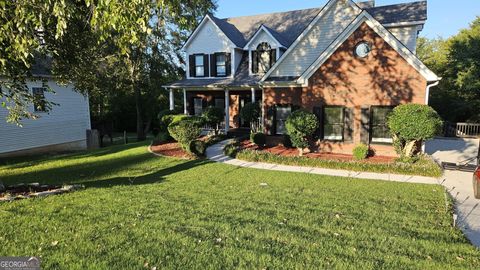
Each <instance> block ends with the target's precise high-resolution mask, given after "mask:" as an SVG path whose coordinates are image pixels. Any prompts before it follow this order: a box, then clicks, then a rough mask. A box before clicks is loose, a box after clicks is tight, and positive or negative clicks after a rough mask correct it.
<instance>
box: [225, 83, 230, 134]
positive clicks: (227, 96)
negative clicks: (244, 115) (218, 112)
mask: <svg viewBox="0 0 480 270" xmlns="http://www.w3.org/2000/svg"><path fill="white" fill-rule="evenodd" d="M229 129H230V93H229V90H228V89H225V133H227V132H228V130H229Z"/></svg>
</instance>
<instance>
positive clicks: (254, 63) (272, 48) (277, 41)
mask: <svg viewBox="0 0 480 270" xmlns="http://www.w3.org/2000/svg"><path fill="white" fill-rule="evenodd" d="M285 44H286V42H284V41H283V39H282V37H281V35H280V34H279V33H277V32H275V31H274V30H272V29H270V28H268V27H266V26H265V25H261V26H260V27H259V28H258V30H257V31H256V32H255V34H254V35H253V36H252V37H251V38H250V40H249V41H248V43H247V44H246V45H245V47H243V49H244V50H245V51H248V56H249V74H250V75H257V74H258V75H263V74H265V73H266V72H267V71H268V70H269V69H270V68H271V67H272V66H273V65H274V64H275V63H276V62H277V60H278V59H279V58H280V56H281V55H282V54H283V53H284V52H285V50H286V49H287V48H286V47H285Z"/></svg>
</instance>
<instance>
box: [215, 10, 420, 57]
mask: <svg viewBox="0 0 480 270" xmlns="http://www.w3.org/2000/svg"><path fill="white" fill-rule="evenodd" d="M356 4H357V6H358V7H360V8H361V9H364V10H367V11H368V13H370V14H371V15H372V16H373V17H374V18H375V19H376V20H377V21H379V22H380V23H382V24H401V23H411V22H423V21H425V20H426V19H427V2H426V1H420V2H411V3H403V4H396V5H388V6H378V7H372V5H373V1H367V2H360V3H356ZM322 9H323V7H322V8H310V9H301V10H292V11H287V12H276V13H268V14H260V15H253V16H242V17H232V18H224V19H220V18H217V17H214V16H211V18H212V19H213V20H214V21H215V23H216V25H217V26H218V27H219V28H220V29H221V30H222V31H223V32H224V33H225V35H227V36H228V38H229V39H230V40H231V41H232V42H233V43H235V45H237V46H238V47H240V48H243V47H245V45H246V44H247V42H248V41H249V40H250V39H251V38H252V37H253V36H254V34H255V33H256V32H257V30H258V29H259V27H260V26H261V25H264V26H265V27H267V28H269V29H270V30H272V32H275V33H277V34H278V35H279V36H281V37H282V38H283V39H284V41H285V44H283V45H284V46H285V47H287V48H288V47H290V45H291V44H292V43H293V42H294V41H295V40H296V39H297V38H298V36H299V35H300V34H301V33H302V32H303V31H304V30H305V28H307V26H308V25H309V24H310V23H311V22H312V21H313V19H315V17H316V16H317V15H318V14H319V13H320V11H321V10H322ZM276 38H277V37H276ZM277 40H278V38H277Z"/></svg>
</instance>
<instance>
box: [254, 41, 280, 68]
mask: <svg viewBox="0 0 480 270" xmlns="http://www.w3.org/2000/svg"><path fill="white" fill-rule="evenodd" d="M276 52H277V51H276V49H272V47H271V46H270V44H268V43H267V42H262V43H260V44H258V46H257V50H255V51H253V52H252V72H253V73H260V74H263V73H266V72H267V71H268V70H269V69H270V68H271V67H272V66H273V64H274V63H275V61H276V60H277V59H276Z"/></svg>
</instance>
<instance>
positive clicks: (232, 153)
mask: <svg viewBox="0 0 480 270" xmlns="http://www.w3.org/2000/svg"><path fill="white" fill-rule="evenodd" d="M239 151H240V143H239V142H238V141H234V142H231V143H229V144H227V145H225V147H224V148H223V153H224V154H225V155H226V156H229V157H231V158H235V157H236V156H237V153H238V152H239Z"/></svg>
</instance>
